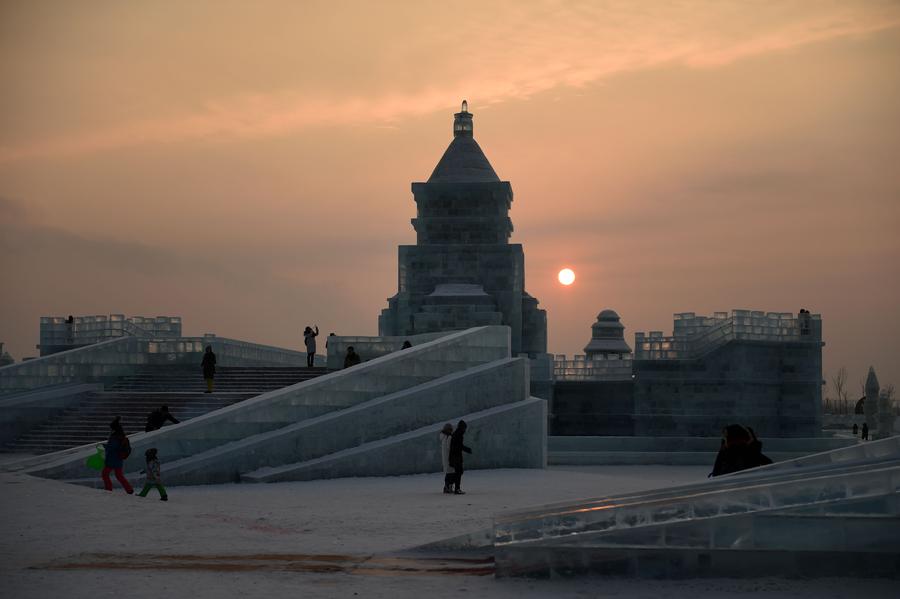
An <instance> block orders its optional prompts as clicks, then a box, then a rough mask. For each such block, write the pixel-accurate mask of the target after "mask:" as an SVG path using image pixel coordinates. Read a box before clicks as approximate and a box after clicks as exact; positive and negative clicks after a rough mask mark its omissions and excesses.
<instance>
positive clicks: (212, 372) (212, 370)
mask: <svg viewBox="0 0 900 599" xmlns="http://www.w3.org/2000/svg"><path fill="white" fill-rule="evenodd" d="M200 367H201V368H203V378H204V379H205V380H206V391H205V392H206V393H212V392H213V379H214V378H215V376H216V354H214V353H213V350H212V345H207V346H206V353H204V354H203V361H202V362H200Z"/></svg>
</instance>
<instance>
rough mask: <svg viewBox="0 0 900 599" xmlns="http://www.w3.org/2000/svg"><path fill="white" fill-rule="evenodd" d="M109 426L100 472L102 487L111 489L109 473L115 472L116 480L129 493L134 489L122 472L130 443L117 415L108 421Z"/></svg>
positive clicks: (129, 452)
mask: <svg viewBox="0 0 900 599" xmlns="http://www.w3.org/2000/svg"><path fill="white" fill-rule="evenodd" d="M109 428H110V429H111V432H110V433H109V439H107V440H106V444H105V446H104V447H105V448H106V456H105V458H104V465H103V471H102V472H101V473H100V476H101V477H102V478H103V488H104V489H106V490H107V491H112V481H111V480H110V479H109V473H110V471H112V472H115V474H116V480H117V481H119V484H120V485H122V488H123V489H125V492H126V493H128V494H129V495H131V494H132V493H134V489H132V488H131V483H129V482H128V479H127V478H125V474H124V473H123V472H122V466H124V464H125V458H127V457H128V456H129V455H130V454H131V443H130V442H129V441H128V436H127V435H126V434H125V431H124V430H123V429H122V423H121V422H119V417H118V416H116V417H115V418H114V419H113V421H112V422H110V423H109Z"/></svg>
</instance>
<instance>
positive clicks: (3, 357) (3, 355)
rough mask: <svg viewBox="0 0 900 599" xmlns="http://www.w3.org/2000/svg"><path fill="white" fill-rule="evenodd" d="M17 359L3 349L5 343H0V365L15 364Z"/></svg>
mask: <svg viewBox="0 0 900 599" xmlns="http://www.w3.org/2000/svg"><path fill="white" fill-rule="evenodd" d="M15 362H16V361H15V359H14V358H13V357H12V356H11V355H9V352H7V351H3V344H2V343H0V367H3V366H9V365H10V364H15Z"/></svg>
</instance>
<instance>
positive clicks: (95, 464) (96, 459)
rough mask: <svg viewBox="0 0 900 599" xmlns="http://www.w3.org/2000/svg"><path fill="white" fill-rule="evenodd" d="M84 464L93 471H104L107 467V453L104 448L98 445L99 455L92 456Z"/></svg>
mask: <svg viewBox="0 0 900 599" xmlns="http://www.w3.org/2000/svg"><path fill="white" fill-rule="evenodd" d="M84 464H85V466H87V467H88V468H91V469H92V470H103V466H105V465H106V452H104V451H103V446H102V445H98V446H97V453H95V454H94V455H92V456H90V457H89V458H88V459H87V461H86V462H85V463H84Z"/></svg>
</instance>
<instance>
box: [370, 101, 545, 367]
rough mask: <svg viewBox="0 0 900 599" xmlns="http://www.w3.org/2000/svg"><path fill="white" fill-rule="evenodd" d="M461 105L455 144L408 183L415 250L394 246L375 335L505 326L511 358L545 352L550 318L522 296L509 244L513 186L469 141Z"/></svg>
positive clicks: (516, 250) (519, 268) (518, 262)
mask: <svg viewBox="0 0 900 599" xmlns="http://www.w3.org/2000/svg"><path fill="white" fill-rule="evenodd" d="M472 131H473V127H472V114H471V113H470V112H469V111H468V108H467V105H466V103H465V102H463V106H462V110H461V111H460V112H458V113H456V115H454V121H453V141H452V142H450V145H449V147H448V148H447V150H446V151H445V152H444V155H443V157H442V158H441V160H440V161H439V162H438V164H437V166H436V167H435V169H434V172H432V174H431V177H429V179H428V181H427V182H425V183H413V184H412V192H413V196H414V198H415V202H416V218H414V219H412V225H413V228H414V229H415V230H416V245H402V246H400V247H399V257H398V258H399V259H398V262H399V276H398V289H397V294H396V295H394V296H393V297H391V298H389V299H388V307H387V308H386V309H385V310H382V312H381V315H380V316H379V318H378V330H379V335H383V336H405V335H415V334H420V333H432V332H439V331H449V330H458V329H466V328H469V327H475V326H482V325H499V324H502V325H507V326H509V327H510V329H511V335H512V354H513V355H514V356H516V355H519V354H521V353H525V354H528V355H529V356H530V357H532V358H535V357H538V356H539V355H540V354H543V353H544V352H546V351H547V349H546V348H547V314H546V312H545V311H544V310H541V309H539V308H538V300H536V299H535V298H533V297H532V296H530V295H529V294H528V293H527V292H526V291H525V255H524V252H523V251H522V246H521V245H520V244H510V243H509V237H510V234H511V233H512V230H513V225H512V221H511V220H510V218H509V208H510V205H511V203H512V200H513V192H512V187H511V186H510V184H509V182H508V181H501V180H500V178H499V177H498V176H497V173H496V172H494V169H493V167H492V166H491V164H490V162H488V159H487V158H486V157H485V155H484V153H483V152H482V151H481V148H480V147H479V145H478V143H477V142H476V141H475V139H474V137H473V133H472Z"/></svg>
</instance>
